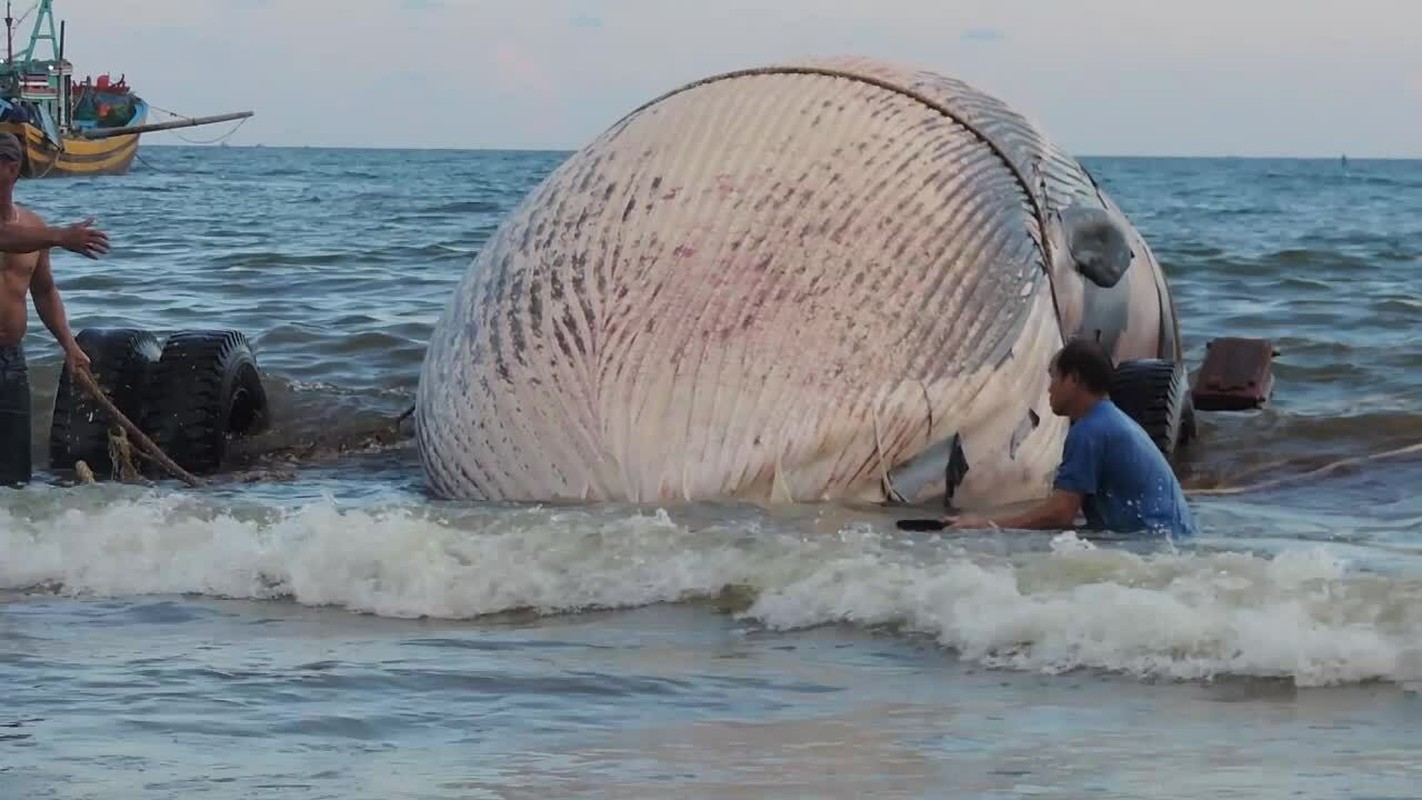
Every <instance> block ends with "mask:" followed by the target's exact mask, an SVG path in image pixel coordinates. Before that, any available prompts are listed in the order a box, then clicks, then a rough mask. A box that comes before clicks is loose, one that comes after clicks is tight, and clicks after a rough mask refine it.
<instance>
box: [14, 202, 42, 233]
mask: <svg viewBox="0 0 1422 800" xmlns="http://www.w3.org/2000/svg"><path fill="white" fill-rule="evenodd" d="M15 218H16V221H18V222H19V223H20V224H21V225H24V226H26V227H35V228H43V227H45V224H46V223H45V221H44V218H43V217H41V216H40V215H39V214H36V213H35V212H33V211H31V210H30V209H28V208H25V207H24V206H22V205H20V204H19V203H16V204H15Z"/></svg>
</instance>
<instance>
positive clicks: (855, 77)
mask: <svg viewBox="0 0 1422 800" xmlns="http://www.w3.org/2000/svg"><path fill="white" fill-rule="evenodd" d="M756 75H820V76H824V77H830V78H841V79H844V80H848V81H854V82H857V83H863V84H866V85H869V86H874V87H876V88H879V89H883V90H885V91H889V92H893V93H895V94H899V95H902V96H904V97H907V98H909V99H910V100H915V101H917V102H919V103H922V104H923V105H925V106H927V107H928V108H929V109H931V110H933V111H937V112H938V113H939V114H942V115H943V116H945V117H947V118H948V119H949V120H952V121H953V122H955V123H957V124H958V125H960V126H962V127H963V128H964V129H965V130H967V132H968V133H969V134H971V135H972V136H974V137H976V138H977V139H978V140H979V141H981V142H982V143H983V144H984V145H986V146H987V148H988V149H989V150H991V151H992V153H993V155H995V156H997V158H998V160H1000V161H1001V162H1002V164H1003V166H1005V167H1007V171H1008V172H1010V173H1011V174H1012V177H1013V178H1014V179H1015V180H1016V181H1017V184H1018V186H1019V187H1021V189H1022V191H1023V193H1024V194H1026V196H1027V204H1028V205H1029V206H1031V208H1032V217H1033V218H1034V219H1035V220H1036V221H1037V227H1038V232H1039V233H1041V241H1039V242H1038V243H1037V244H1038V247H1039V248H1040V249H1041V251H1042V262H1043V263H1042V270H1043V272H1044V273H1045V274H1046V276H1047V281H1048V283H1049V284H1050V283H1051V281H1052V265H1053V264H1054V263H1055V261H1054V260H1053V252H1052V250H1053V248H1052V244H1051V238H1052V237H1051V227H1050V226H1049V225H1048V213H1047V209H1046V208H1045V207H1044V206H1043V203H1045V202H1048V201H1050V199H1051V198H1050V196H1049V195H1048V194H1047V193H1046V176H1045V175H1041V166H1040V158H1039V159H1038V163H1037V164H1036V165H1035V169H1036V171H1037V172H1038V173H1039V176H1040V177H1041V178H1042V190H1043V193H1044V195H1043V197H1042V198H1041V199H1040V200H1039V199H1038V197H1037V193H1036V191H1034V189H1033V186H1032V183H1031V181H1029V180H1028V179H1027V176H1026V175H1024V174H1022V170H1021V169H1019V168H1018V166H1017V164H1016V162H1014V161H1013V160H1012V157H1011V156H1009V155H1008V154H1007V152H1006V151H1005V150H1004V149H1003V148H1002V146H1001V145H999V144H998V143H997V142H995V141H993V139H992V137H990V136H988V135H987V133H986V132H985V131H983V130H981V129H980V128H978V127H977V126H976V125H974V124H973V123H972V122H969V121H968V119H967V117H966V115H964V114H963V113H962V112H960V111H958V110H957V109H955V108H953V107H952V106H950V105H949V104H947V103H945V102H943V101H940V100H937V99H935V98H932V97H929V96H928V95H925V94H923V93H922V92H917V91H914V90H913V89H909V88H906V87H904V86H900V85H898V84H896V83H893V82H891V81H887V80H884V79H881V78H875V77H873V76H870V75H861V74H859V73H855V72H850V71H848V70H843V69H833V68H828V67H803V66H775V67H752V68H750V69H741V70H734V71H731V72H725V73H722V74H720V75H712V76H710V77H707V78H702V79H700V80H697V81H693V82H691V83H688V84H686V85H685V86H681V87H678V88H676V89H672V90H671V91H669V92H666V93H664V94H662V95H661V96H660V97H654V98H652V99H651V100H648V101H647V102H645V103H643V104H642V105H640V106H638V107H636V108H634V109H632V110H631V111H629V112H628V113H626V114H624V115H623V116H622V118H621V119H619V120H618V121H617V122H615V123H614V124H613V125H612V126H611V127H612V128H616V127H617V126H619V125H622V124H624V123H626V122H628V121H630V120H631V119H632V118H633V117H635V116H636V115H637V114H640V113H641V112H642V111H644V110H646V109H648V108H651V107H652V106H654V105H656V104H658V103H660V102H662V101H663V100H666V99H667V98H669V97H673V96H675V95H678V94H682V93H683V92H688V91H690V90H692V89H696V88H698V87H701V86H705V85H708V84H711V83H719V82H721V81H727V80H732V79H735V78H743V77H748V76H756ZM1052 308H1053V310H1055V311H1056V314H1057V321H1058V322H1059V323H1060V322H1061V319H1062V311H1061V307H1060V305H1059V304H1058V302H1057V293H1056V290H1055V288H1053V291H1052Z"/></svg>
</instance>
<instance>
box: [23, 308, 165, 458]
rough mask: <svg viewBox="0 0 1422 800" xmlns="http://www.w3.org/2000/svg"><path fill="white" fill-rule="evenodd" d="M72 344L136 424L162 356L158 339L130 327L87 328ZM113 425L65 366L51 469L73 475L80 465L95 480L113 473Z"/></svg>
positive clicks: (51, 440) (56, 408)
mask: <svg viewBox="0 0 1422 800" xmlns="http://www.w3.org/2000/svg"><path fill="white" fill-rule="evenodd" d="M74 340H75V341H76V342H78V343H79V346H80V347H81V348H83V350H84V352H85V354H87V355H88V356H89V363H90V369H91V371H92V372H93V373H94V378H95V380H97V381H98V384H99V388H101V389H103V390H104V394H106V395H108V398H109V401H110V402H112V403H113V404H114V406H115V407H116V408H118V410H119V411H120V412H122V413H123V415H124V416H125V417H128V419H129V421H130V422H133V423H134V424H139V422H140V421H141V420H142V419H143V404H144V400H145V390H146V384H147V382H148V378H149V376H150V375H151V373H152V370H153V367H154V366H155V365H156V364H157V363H158V358H159V356H160V355H161V354H162V351H163V348H162V345H161V344H160V343H159V341H158V337H157V336H154V335H153V334H152V333H149V332H148V331H142V330H135V329H132V328H85V329H84V330H82V331H79V334H78V335H77V336H75V337H74ZM111 424H112V422H111V421H110V420H109V418H108V415H107V414H106V413H105V412H104V410H103V409H102V408H100V407H99V404H98V403H96V402H94V400H93V399H92V398H91V397H89V395H88V393H87V392H85V391H84V389H83V387H81V386H80V385H79V384H78V383H77V382H76V381H74V379H73V376H72V375H70V372H69V365H68V364H65V365H64V366H63V367H62V368H61V369H60V372H59V386H58V389H57V390H56V391H55V394H54V419H53V421H52V422H51V423H50V426H49V466H50V469H53V470H72V469H74V464H75V463H76V462H78V461H83V462H85V463H86V464H88V465H89V468H90V469H92V470H93V471H94V473H95V474H96V475H102V474H110V473H112V472H113V467H114V465H113V463H112V461H110V459H109V428H110V426H111Z"/></svg>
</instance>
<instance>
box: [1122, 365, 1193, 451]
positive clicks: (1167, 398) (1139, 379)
mask: <svg viewBox="0 0 1422 800" xmlns="http://www.w3.org/2000/svg"><path fill="white" fill-rule="evenodd" d="M1111 400H1112V402H1114V403H1115V404H1116V405H1117V406H1118V407H1119V408H1120V409H1121V410H1122V411H1124V412H1126V415H1127V416H1129V417H1130V418H1131V419H1134V420H1135V421H1136V422H1137V423H1138V424H1139V425H1140V426H1141V427H1142V428H1144V429H1145V432H1146V433H1147V434H1148V435H1149V436H1150V438H1151V441H1153V442H1155V445H1156V447H1159V448H1160V452H1162V453H1164V454H1165V455H1166V456H1167V457H1169V456H1173V455H1174V454H1175V451H1176V449H1177V447H1179V446H1180V444H1182V442H1183V441H1184V440H1185V439H1186V438H1188V436H1182V434H1188V433H1193V431H1188V432H1187V431H1186V428H1187V425H1188V427H1189V428H1193V427H1194V419H1193V413H1191V415H1190V420H1189V422H1188V423H1187V422H1186V412H1187V409H1188V410H1191V411H1192V412H1193V409H1190V406H1191V403H1190V392H1189V387H1188V385H1187V383H1186V375H1185V368H1184V367H1183V366H1181V365H1179V364H1176V363H1174V362H1172V361H1166V360H1163V359H1157V358H1143V359H1137V360H1134V361H1123V362H1121V363H1120V364H1119V365H1118V366H1117V367H1116V370H1115V372H1114V373H1113V374H1112V375H1111Z"/></svg>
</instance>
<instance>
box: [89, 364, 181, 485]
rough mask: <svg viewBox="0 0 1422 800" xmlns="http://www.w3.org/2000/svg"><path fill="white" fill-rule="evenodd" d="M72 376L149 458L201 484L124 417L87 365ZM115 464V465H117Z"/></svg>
mask: <svg viewBox="0 0 1422 800" xmlns="http://www.w3.org/2000/svg"><path fill="white" fill-rule="evenodd" d="M74 377H75V378H77V379H78V381H79V385H81V386H83V387H84V391H86V392H88V393H89V396H90V397H92V398H94V402H96V403H98V404H99V406H100V407H101V408H103V409H104V412H105V413H106V414H108V415H109V419H110V420H112V421H113V422H115V423H116V424H118V426H119V427H120V428H122V429H123V430H124V431H125V432H126V433H127V434H128V435H129V436H131V437H133V439H134V440H135V441H137V442H138V445H139V447H141V448H143V450H144V452H145V453H147V455H148V456H149V457H150V458H152V459H153V460H154V461H156V462H158V463H159V464H160V465H162V467H163V468H164V469H166V470H168V472H169V473H171V474H172V475H174V476H175V477H178V478H181V479H182V480H183V482H184V483H186V484H187V485H189V486H200V485H202V483H203V481H201V480H199V479H198V478H196V477H194V476H193V475H192V473H190V472H188V471H187V470H185V469H183V468H182V467H180V466H178V465H177V463H176V462H174V461H173V459H171V458H169V457H168V454H167V453H164V452H163V451H162V449H160V448H159V447H158V445H156V444H154V443H153V440H152V439H149V438H148V437H147V436H146V435H144V433H143V431H141V430H139V429H138V426H136V425H134V424H133V423H132V422H129V420H128V417H125V416H124V415H123V412H122V411H119V410H118V409H117V408H116V407H115V406H114V404H113V403H111V402H110V401H109V398H108V396H107V395H105V394H104V390H103V389H101V388H99V384H98V382H97V381H95V380H94V376H93V374H92V373H90V372H89V370H88V368H87V367H81V368H80V369H78V370H76V371H75V373H74ZM115 466H116V467H117V465H115Z"/></svg>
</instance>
